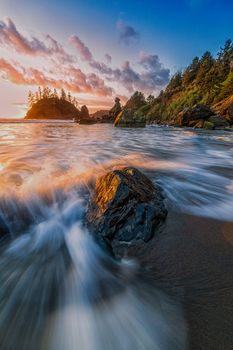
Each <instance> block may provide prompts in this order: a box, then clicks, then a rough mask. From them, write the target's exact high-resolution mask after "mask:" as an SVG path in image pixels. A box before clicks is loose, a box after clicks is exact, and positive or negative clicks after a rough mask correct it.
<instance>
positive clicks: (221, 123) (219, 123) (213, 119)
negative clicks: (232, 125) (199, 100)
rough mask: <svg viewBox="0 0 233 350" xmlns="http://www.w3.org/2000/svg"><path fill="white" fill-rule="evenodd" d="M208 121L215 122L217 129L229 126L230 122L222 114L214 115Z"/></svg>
mask: <svg viewBox="0 0 233 350" xmlns="http://www.w3.org/2000/svg"><path fill="white" fill-rule="evenodd" d="M208 121H209V122H210V123H213V124H214V128H215V129H222V128H226V127H228V126H229V123H228V122H227V121H226V120H225V119H224V118H223V117H221V116H220V115H212V116H211V117H210V118H209V119H208Z"/></svg>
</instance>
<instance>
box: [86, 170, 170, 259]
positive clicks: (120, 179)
mask: <svg viewBox="0 0 233 350" xmlns="http://www.w3.org/2000/svg"><path fill="white" fill-rule="evenodd" d="M166 215H167V210H166V208H165V205H164V202H163V196H162V194H161V190H160V189H159V188H158V187H157V186H154V185H153V183H152V182H151V181H150V180H149V179H148V178H147V177H146V176H145V175H144V174H142V173H141V172H140V171H139V170H137V169H135V168H133V167H126V168H122V169H119V170H113V171H110V172H108V173H107V174H106V175H104V176H101V177H100V178H98V179H97V181H96V185H95V189H94V193H93V196H92V198H91V200H90V203H89V205H88V209H87V215H86V219H87V225H88V227H89V229H90V230H91V232H92V233H94V234H95V235H97V237H98V239H100V241H102V242H104V243H106V244H107V245H108V246H110V247H111V248H112V250H113V252H114V254H115V255H116V256H119V255H123V254H124V253H125V252H126V250H127V248H128V247H129V246H132V245H133V246H135V245H136V246H138V245H140V244H143V243H146V242H148V241H149V240H150V239H151V238H152V237H153V236H154V233H155V230H156V229H157V228H158V227H159V226H160V224H161V223H162V222H163V221H164V220H165V218H166Z"/></svg>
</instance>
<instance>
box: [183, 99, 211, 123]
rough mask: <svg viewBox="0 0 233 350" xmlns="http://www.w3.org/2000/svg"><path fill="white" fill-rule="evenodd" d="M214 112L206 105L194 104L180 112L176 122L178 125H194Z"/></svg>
mask: <svg viewBox="0 0 233 350" xmlns="http://www.w3.org/2000/svg"><path fill="white" fill-rule="evenodd" d="M213 115H214V112H213V111H212V109H210V108H209V107H208V106H205V105H201V104H199V105H196V106H195V107H193V108H186V109H185V110H183V111H182V112H180V113H179V114H178V116H177V124H178V125H179V126H191V127H195V123H199V122H200V120H207V119H208V118H209V117H211V116H213Z"/></svg>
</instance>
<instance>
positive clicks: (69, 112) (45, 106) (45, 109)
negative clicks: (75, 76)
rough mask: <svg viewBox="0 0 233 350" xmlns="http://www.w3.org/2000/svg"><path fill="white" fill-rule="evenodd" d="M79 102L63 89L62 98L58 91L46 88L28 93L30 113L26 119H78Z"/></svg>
mask: <svg viewBox="0 0 233 350" xmlns="http://www.w3.org/2000/svg"><path fill="white" fill-rule="evenodd" d="M77 106H78V101H77V100H76V98H75V97H73V96H71V94H70V92H68V93H66V91H65V90H64V89H63V88H62V89H61V92H60V97H59V96H58V93H57V90H56V89H54V90H53V91H52V90H51V89H50V88H49V87H47V86H45V87H43V88H42V89H41V88H40V87H39V88H38V91H36V92H35V93H32V92H31V91H29V93H28V112H27V114H26V117H25V118H26V119H68V120H69V119H70V120H72V119H78V117H79V114H80V111H79V109H78V108H77Z"/></svg>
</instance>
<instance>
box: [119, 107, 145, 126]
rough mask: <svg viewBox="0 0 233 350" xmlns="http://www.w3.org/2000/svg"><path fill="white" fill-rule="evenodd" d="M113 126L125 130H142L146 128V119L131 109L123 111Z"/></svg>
mask: <svg viewBox="0 0 233 350" xmlns="http://www.w3.org/2000/svg"><path fill="white" fill-rule="evenodd" d="M114 125H115V126H117V127H126V128H127V127H128V128H144V127H145V126H146V118H145V117H144V116H142V115H138V114H137V113H135V112H134V111H133V110H131V109H123V110H122V111H121V112H120V113H119V114H118V116H117V117H116V119H115V121H114Z"/></svg>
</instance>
